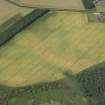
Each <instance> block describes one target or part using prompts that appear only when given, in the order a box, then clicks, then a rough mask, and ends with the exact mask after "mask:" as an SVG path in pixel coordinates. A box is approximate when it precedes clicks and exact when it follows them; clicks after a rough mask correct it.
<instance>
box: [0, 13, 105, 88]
mask: <svg viewBox="0 0 105 105" xmlns="http://www.w3.org/2000/svg"><path fill="white" fill-rule="evenodd" d="M104 27H105V24H103V23H88V21H87V16H86V14H83V13H73V12H59V11H58V12H49V13H48V14H46V15H45V16H43V17H42V18H40V19H39V20H37V21H35V22H34V23H33V24H32V25H30V26H29V27H28V28H26V29H25V30H23V31H22V32H20V33H19V34H17V35H16V36H15V37H14V38H13V39H12V40H10V41H9V42H8V43H6V44H5V45H3V46H2V47H0V83H1V84H3V85H7V86H13V87H17V86H24V85H28V84H37V83H40V82H46V81H47V82H48V81H55V80H59V79H63V78H64V77H65V75H64V74H63V73H64V72H65V71H67V72H71V71H72V72H73V73H74V74H76V73H79V72H80V71H82V70H84V69H85V68H88V67H90V66H92V65H94V64H97V63H100V62H103V61H104V59H105V47H104V44H105V40H104V36H105V31H104Z"/></svg>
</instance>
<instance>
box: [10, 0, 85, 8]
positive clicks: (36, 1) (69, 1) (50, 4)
mask: <svg viewBox="0 0 105 105" xmlns="http://www.w3.org/2000/svg"><path fill="white" fill-rule="evenodd" d="M11 1H12V2H13V3H15V4H18V5H20V6H29V7H39V8H52V9H53V8H56V9H71V10H84V9H85V8H84V5H83V2H82V0H20V1H18V0H11ZM58 4H60V5H58Z"/></svg>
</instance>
